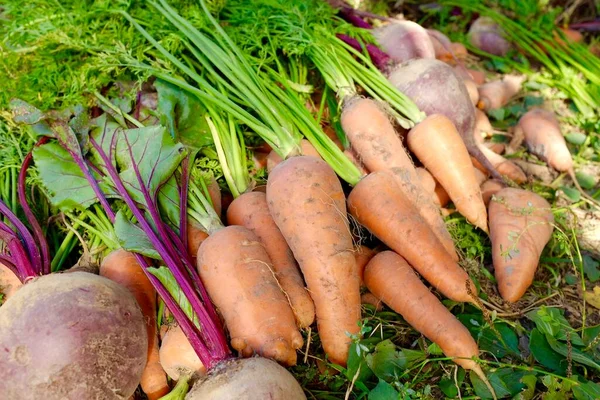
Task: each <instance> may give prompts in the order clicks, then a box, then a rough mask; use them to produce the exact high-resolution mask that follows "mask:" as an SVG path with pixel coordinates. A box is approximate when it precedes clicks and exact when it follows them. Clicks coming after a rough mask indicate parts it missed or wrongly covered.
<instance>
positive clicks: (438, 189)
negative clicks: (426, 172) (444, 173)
mask: <svg viewBox="0 0 600 400" xmlns="http://www.w3.org/2000/svg"><path fill="white" fill-rule="evenodd" d="M434 193H435V197H434V198H433V199H434V201H435V203H436V204H438V205H439V206H440V207H446V206H447V205H448V203H449V202H450V196H448V192H446V189H444V187H443V186H442V185H440V183H439V182H438V181H435V192H434ZM442 215H444V211H443V210H442Z"/></svg>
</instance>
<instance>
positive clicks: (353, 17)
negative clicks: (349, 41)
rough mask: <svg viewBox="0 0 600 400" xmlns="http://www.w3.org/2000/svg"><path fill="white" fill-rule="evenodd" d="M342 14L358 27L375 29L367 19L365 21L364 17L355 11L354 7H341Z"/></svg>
mask: <svg viewBox="0 0 600 400" xmlns="http://www.w3.org/2000/svg"><path fill="white" fill-rule="evenodd" d="M340 16H341V17H342V18H343V19H345V20H346V21H348V22H350V23H351V24H352V25H354V26H356V27H358V28H363V29H373V27H372V26H371V24H369V23H368V22H367V21H365V20H364V19H362V18H361V17H359V16H358V15H357V14H356V12H354V9H352V8H350V7H348V8H346V7H343V8H341V9H340Z"/></svg>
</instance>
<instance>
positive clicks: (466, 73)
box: [454, 64, 485, 86]
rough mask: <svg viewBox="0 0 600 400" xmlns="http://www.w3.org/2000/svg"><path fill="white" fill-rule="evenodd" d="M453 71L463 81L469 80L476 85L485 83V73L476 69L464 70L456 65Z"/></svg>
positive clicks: (461, 66)
mask: <svg viewBox="0 0 600 400" xmlns="http://www.w3.org/2000/svg"><path fill="white" fill-rule="evenodd" d="M454 70H455V71H456V72H457V73H458V75H459V76H460V77H462V78H463V79H471V80H473V82H475V84H476V85H478V86H479V85H483V84H484V83H485V73H484V72H482V71H479V70H476V69H469V68H465V67H464V66H463V65H460V64H459V65H457V66H455V67H454Z"/></svg>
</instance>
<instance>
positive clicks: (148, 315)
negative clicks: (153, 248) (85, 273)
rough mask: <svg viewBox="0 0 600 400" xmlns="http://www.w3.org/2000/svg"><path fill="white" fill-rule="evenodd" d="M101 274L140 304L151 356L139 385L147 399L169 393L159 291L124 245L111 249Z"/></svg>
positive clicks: (155, 398) (101, 267) (103, 263)
mask: <svg viewBox="0 0 600 400" xmlns="http://www.w3.org/2000/svg"><path fill="white" fill-rule="evenodd" d="M100 275H101V276H104V277H106V278H108V279H110V280H111V281H113V282H117V283H118V284H119V285H121V286H123V287H125V288H127V290H129V292H131V294H132V295H133V296H134V297H135V299H136V301H137V303H138V305H139V306H140V309H141V311H142V314H143V315H144V321H145V323H146V332H147V336H148V359H147V362H146V367H145V368H144V373H143V374H142V379H141V382H140V386H141V387H142V390H143V391H144V393H146V395H147V396H148V399H150V400H157V399H159V398H160V397H162V396H164V395H165V394H167V393H169V384H168V383H167V377H166V375H165V371H164V370H163V369H162V367H161V365H160V361H159V356H158V332H157V329H156V291H155V290H154V287H153V286H152V283H150V280H149V279H148V277H147V276H146V274H145V273H144V271H143V269H142V267H141V265H140V264H139V263H138V262H137V259H136V258H135V255H134V254H133V253H130V252H127V251H125V250H123V249H118V250H115V251H112V252H111V253H110V254H109V255H108V256H106V257H104V260H102V264H101V265H100Z"/></svg>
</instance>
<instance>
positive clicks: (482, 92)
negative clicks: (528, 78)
mask: <svg viewBox="0 0 600 400" xmlns="http://www.w3.org/2000/svg"><path fill="white" fill-rule="evenodd" d="M524 80H525V78H524V77H522V76H516V75H505V76H504V77H503V78H502V79H501V80H496V81H492V82H488V83H485V84H483V85H482V86H480V87H479V103H478V104H477V107H478V108H480V109H482V110H485V111H487V110H494V109H496V108H500V107H503V106H505V105H506V104H507V103H508V102H509V101H510V100H511V99H512V98H513V97H514V96H515V95H516V94H517V93H519V91H520V90H521V85H522V84H523V81H524Z"/></svg>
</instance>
